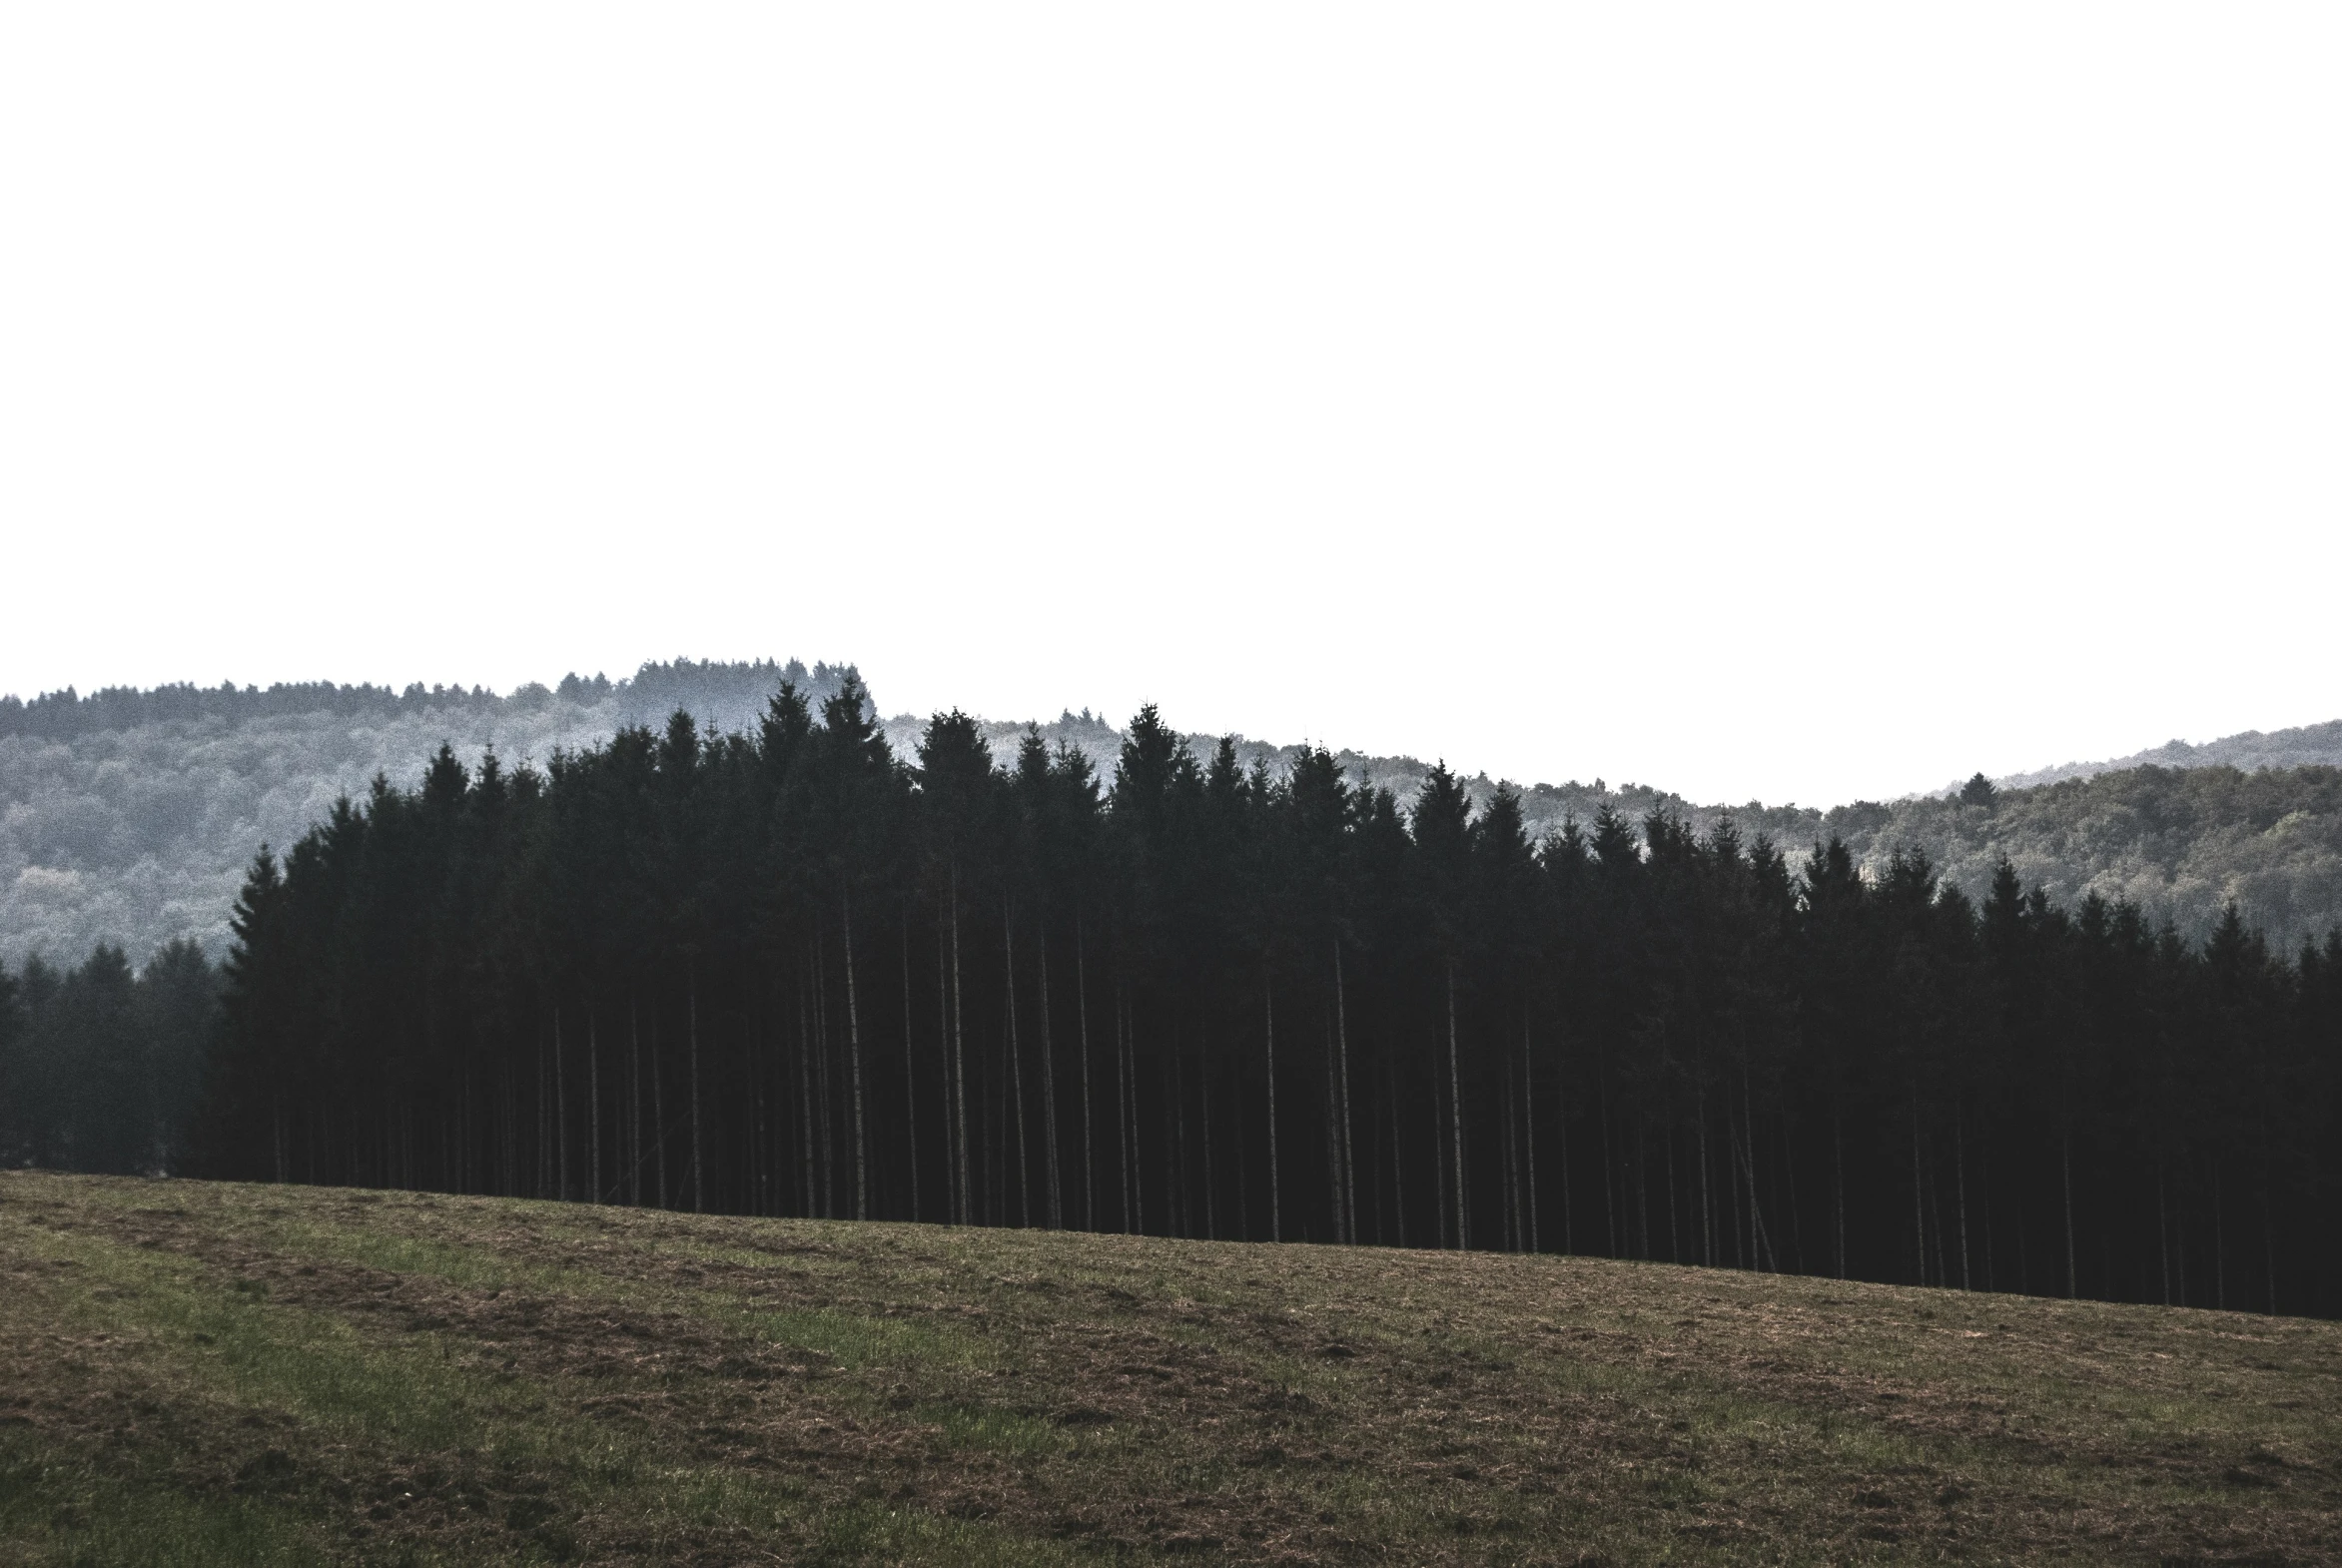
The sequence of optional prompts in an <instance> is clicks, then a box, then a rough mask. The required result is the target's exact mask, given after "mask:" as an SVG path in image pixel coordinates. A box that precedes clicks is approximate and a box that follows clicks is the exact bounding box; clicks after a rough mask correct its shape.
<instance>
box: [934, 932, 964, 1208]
mask: <svg viewBox="0 0 2342 1568" xmlns="http://www.w3.org/2000/svg"><path fill="white" fill-rule="evenodd" d="M946 946H947V944H946V943H945V941H944V926H943V919H942V917H941V916H938V917H937V919H936V923H935V1052H936V1056H937V1057H938V1058H939V1059H940V1062H941V1065H942V1068H943V1075H944V1083H943V1098H942V1099H941V1100H940V1101H939V1102H938V1104H939V1105H940V1106H941V1107H942V1111H943V1131H944V1223H945V1224H950V1223H952V1222H953V1221H954V1220H956V1219H958V1218H959V1217H960V1199H959V1195H958V1194H959V1190H960V1187H959V1181H958V1178H957V1177H956V1176H954V1173H955V1172H956V1171H958V1169H959V1167H958V1166H957V1165H956V1164H955V1163H954V1157H953V1154H952V1151H953V1150H954V1149H955V1148H956V1147H957V1145H956V1144H955V1142H954V1140H953V1138H952V1085H953V1084H954V1083H956V1082H957V1080H956V1079H955V1078H954V1077H953V1075H952V988H951V983H950V975H949V972H948V970H947V964H948V960H947V959H946V957H945V952H944V950H945V948H946Z"/></svg>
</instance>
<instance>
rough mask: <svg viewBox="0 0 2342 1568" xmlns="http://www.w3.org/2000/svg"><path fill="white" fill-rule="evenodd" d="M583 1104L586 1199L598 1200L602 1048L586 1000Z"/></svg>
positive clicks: (600, 1164)
mask: <svg viewBox="0 0 2342 1568" xmlns="http://www.w3.org/2000/svg"><path fill="white" fill-rule="evenodd" d="M585 1107H586V1111H587V1114H588V1116H589V1118H590V1120H589V1122H588V1124H587V1125H588V1127H589V1128H590V1129H591V1132H590V1134H589V1135H588V1138H587V1143H588V1145H589V1146H590V1148H591V1151H592V1166H593V1195H592V1197H591V1198H590V1199H588V1201H591V1202H596V1203H598V1202H600V1201H602V1199H603V1198H604V1197H605V1196H606V1195H607V1194H606V1193H604V1192H603V1190H602V1047H601V1036H600V1035H599V1034H598V1033H597V1032H596V1029H595V1019H594V1016H593V1004H592V1003H590V1002H589V1003H587V1004H586V1007H585Z"/></svg>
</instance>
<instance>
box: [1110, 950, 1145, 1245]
mask: <svg viewBox="0 0 2342 1568" xmlns="http://www.w3.org/2000/svg"><path fill="white" fill-rule="evenodd" d="M1130 1007H1131V1004H1130V997H1129V995H1128V993H1127V992H1126V991H1125V990H1124V989H1123V988H1122V986H1120V985H1119V984H1118V985H1117V986H1116V988H1115V1138H1116V1141H1117V1142H1118V1143H1120V1144H1121V1145H1122V1146H1123V1147H1122V1156H1123V1162H1122V1163H1123V1233H1124V1234H1125V1235H1136V1234H1137V1233H1138V1230H1139V1224H1138V1221H1137V1220H1136V1219H1135V1218H1134V1217H1133V1214H1134V1212H1135V1210H1134V1209H1133V1207H1132V1204H1131V1115H1132V1113H1131V1054H1130V1051H1129V1049H1128V1046H1127V1041H1128V1037H1129V1033H1130V1030H1129V1019H1128V1017H1127V1015H1128V1014H1129V1012H1130Z"/></svg>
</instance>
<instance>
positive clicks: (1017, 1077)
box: [1001, 898, 1033, 1229]
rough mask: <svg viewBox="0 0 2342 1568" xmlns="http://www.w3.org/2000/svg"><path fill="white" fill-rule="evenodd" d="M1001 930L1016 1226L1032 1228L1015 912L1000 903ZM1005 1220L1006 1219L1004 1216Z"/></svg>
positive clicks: (1031, 1183)
mask: <svg viewBox="0 0 2342 1568" xmlns="http://www.w3.org/2000/svg"><path fill="white" fill-rule="evenodd" d="M1001 930H1002V932H1003V933H1004V937H1003V940H1004V942H1005V944H1006V948H1005V954H1006V959H1007V970H1008V986H1009V990H1008V997H1009V1040H1008V1044H1009V1092H1010V1094H1012V1095H1013V1096H1015V1098H1016V1103H1017V1223H1018V1225H1019V1226H1021V1227H1023V1228H1025V1229H1031V1228H1032V1226H1033V1178H1032V1174H1031V1172H1030V1170H1029V1169H1028V1167H1027V1165H1026V1160H1025V1053H1024V1051H1023V1050H1021V1049H1020V1048H1019V1046H1018V1043H1017V909H1016V906H1015V905H1014V904H1011V903H1010V902H1009V901H1008V900H1007V899H1005V898H1004V899H1002V900H1001ZM1002 1217H1003V1218H1004V1219H1005V1218H1006V1217H1007V1215H1006V1214H1005V1213H1004V1214H1003V1215H1002Z"/></svg>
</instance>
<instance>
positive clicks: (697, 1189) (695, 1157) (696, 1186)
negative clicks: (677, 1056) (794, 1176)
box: [690, 962, 707, 1213]
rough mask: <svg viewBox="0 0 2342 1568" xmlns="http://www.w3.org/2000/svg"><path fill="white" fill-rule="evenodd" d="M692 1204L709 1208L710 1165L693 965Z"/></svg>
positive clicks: (696, 971) (694, 968) (696, 1209)
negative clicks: (703, 1127) (702, 1120)
mask: <svg viewBox="0 0 2342 1568" xmlns="http://www.w3.org/2000/svg"><path fill="white" fill-rule="evenodd" d="M690 986H691V1018H690V1024H691V1207H692V1211H693V1212H695V1213H705V1212H706V1211H707V1179H706V1178H707V1166H706V1164H705V1158H706V1157H705V1151H704V1147H703V1144H702V1141H701V1138H700V1126H699V966H698V964H697V963H696V962H695V963H693V964H692V966H691V974H690Z"/></svg>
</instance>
